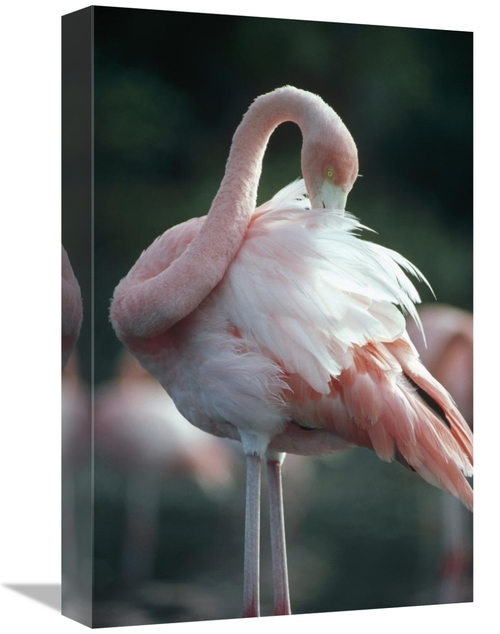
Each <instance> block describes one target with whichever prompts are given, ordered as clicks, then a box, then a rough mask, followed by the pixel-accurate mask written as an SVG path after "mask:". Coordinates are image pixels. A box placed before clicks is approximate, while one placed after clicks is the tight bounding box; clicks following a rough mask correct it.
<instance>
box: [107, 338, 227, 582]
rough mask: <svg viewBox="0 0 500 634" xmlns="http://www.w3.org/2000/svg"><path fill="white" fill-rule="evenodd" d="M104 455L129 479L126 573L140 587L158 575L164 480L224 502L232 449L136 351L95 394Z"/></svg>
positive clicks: (125, 355)
mask: <svg viewBox="0 0 500 634" xmlns="http://www.w3.org/2000/svg"><path fill="white" fill-rule="evenodd" d="M95 446H96V452H97V455H99V456H100V457H101V458H103V459H104V460H105V461H106V462H108V463H110V464H112V465H113V466H114V467H115V468H116V469H117V470H118V471H120V472H121V473H122V474H123V475H124V476H125V477H126V482H127V501H126V511H127V516H126V536H125V543H124V546H123V556H122V567H123V570H122V573H123V579H124V581H125V583H126V584H127V585H128V586H129V587H132V586H134V585H136V584H138V583H139V582H144V581H145V580H147V579H149V578H151V576H152V564H153V553H154V549H155V546H156V540H157V534H158V530H159V513H160V498H161V490H162V483H163V482H164V480H166V479H170V480H171V479H173V478H182V477H184V478H190V479H191V480H193V481H195V482H196V483H197V484H198V485H199V486H200V488H201V489H202V490H203V492H204V494H205V495H207V497H209V498H210V497H212V498H213V499H216V498H217V496H218V495H219V494H221V493H223V492H224V491H225V490H226V489H227V488H228V487H229V486H230V485H231V482H232V457H231V453H230V452H229V449H228V448H227V447H225V446H224V445H223V444H222V443H220V442H217V439H215V438H214V437H212V436H209V435H207V434H204V433H202V432H201V431H200V430H198V429H196V428H195V427H193V426H192V425H189V424H188V423H187V421H186V420H185V419H184V418H183V417H182V416H181V415H180V414H179V412H178V411H177V409H176V408H175V405H174V404H173V402H172V400H171V398H170V397H169V396H168V394H167V393H166V392H165V390H163V388H162V387H161V386H160V385H159V384H158V383H157V381H155V380H154V379H153V378H152V377H151V375H150V374H148V373H147V372H145V370H144V369H143V368H142V367H141V366H140V365H139V363H138V361H137V360H136V359H135V358H134V357H132V356H131V355H130V354H129V352H128V351H126V350H124V351H123V353H122V354H121V355H120V357H119V362H118V367H117V372H116V375H115V377H114V378H113V380H112V381H110V382H108V383H106V384H102V385H101V386H100V387H99V388H98V389H97V391H96V396H95Z"/></svg>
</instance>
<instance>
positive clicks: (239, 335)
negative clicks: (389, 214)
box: [110, 86, 472, 617]
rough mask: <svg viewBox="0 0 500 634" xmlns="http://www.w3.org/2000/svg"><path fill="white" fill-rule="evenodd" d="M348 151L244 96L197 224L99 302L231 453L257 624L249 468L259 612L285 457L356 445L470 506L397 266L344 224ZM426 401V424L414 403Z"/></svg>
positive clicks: (276, 96)
mask: <svg viewBox="0 0 500 634" xmlns="http://www.w3.org/2000/svg"><path fill="white" fill-rule="evenodd" d="M284 121H292V122H295V123H296V124H297V125H298V126H299V128H300V130H301V132H302V138H303V143H302V150H301V166H302V176H303V179H301V180H299V181H298V182H295V183H292V184H291V185H289V186H287V187H285V188H284V189H282V190H281V191H279V192H278V193H277V194H276V195H275V196H274V197H273V198H272V199H271V200H270V201H268V202H266V203H265V204H263V205H262V206H260V207H258V208H256V198H257V187H258V183H259V178H260V173H261V169H262V161H263V156H264V152H265V149H266V146H267V143H268V140H269V138H270V136H271V134H272V132H273V131H274V129H275V128H276V127H277V126H278V125H279V124H281V123H282V122H284ZM357 175H358V156H357V148H356V145H355V143H354V140H353V138H352V136H351V134H350V133H349V131H348V129H347V127H346V126H345V125H344V123H343V122H342V120H341V119H340V117H339V116H338V115H337V114H336V113H335V112H334V111H333V109H332V108H330V107H329V106H328V105H327V104H326V103H325V102H324V101H323V100H322V99H321V98H320V97H319V96H317V95H314V94H311V93H310V92H307V91H304V90H300V89H297V88H295V87H292V86H285V87H282V88H278V89H276V90H274V91H272V92H270V93H267V94H264V95H261V96H260V97H258V98H257V99H256V100H255V101H254V102H253V104H252V105H251V106H250V108H249V109H248V111H247V112H246V114H245V115H244V117H243V119H242V121H241V123H240V125H239V126H238V128H237V130H236V132H235V134H234V137H233V141H232V145H231V149H230V153H229V157H228V161H227V164H226V170H225V174H224V177H223V180H222V182H221V185H220V187H219V190H218V192H217V194H216V196H215V198H214V200H213V202H212V205H211V207H210V210H209V212H208V214H207V216H205V217H202V218H192V219H191V220H188V221H187V222H184V223H182V224H180V225H178V226H176V227H173V228H171V229H170V230H168V231H166V232H165V233H164V234H163V235H162V236H160V237H159V238H157V239H156V241H154V242H153V244H152V245H151V246H150V247H149V248H148V249H147V250H146V251H144V252H143V253H142V255H141V256H140V257H139V259H138V260H137V262H136V263H135V265H134V266H133V267H132V269H131V270H130V271H129V273H128V274H127V275H126V277H125V278H123V279H122V280H121V281H120V283H119V284H118V286H117V287H116V289H115V292H114V295H113V299H112V302H111V308H110V319H111V323H112V325H113V327H114V330H115V332H116V335H117V337H118V339H119V340H120V341H121V342H122V343H123V344H125V345H126V346H127V347H128V348H129V350H130V351H131V352H132V354H133V355H134V356H135V357H136V358H137V359H138V360H139V362H140V363H141V365H143V367H144V368H146V369H147V370H148V371H149V372H150V373H151V374H153V375H154V376H155V377H156V378H157V380H158V381H159V382H160V383H161V385H162V386H163V387H164V388H165V389H166V390H167V391H168V393H169V394H170V396H171V397H172V399H173V400H174V402H175V404H176V406H177V408H178V409H179V411H180V412H181V413H182V415H183V416H184V417H185V418H186V419H187V420H188V421H190V422H191V423H192V424H193V425H195V426H197V427H199V428H200V429H203V430H204V431H207V432H209V433H212V434H214V435H216V436H222V437H229V438H234V439H237V440H240V441H241V443H242V447H243V451H244V453H245V455H246V469H247V484H246V504H245V552H244V578H243V616H244V617H255V616H260V605H259V583H260V579H259V574H260V573H259V549H260V514H259V513H260V482H261V463H262V461H265V462H266V464H267V474H268V481H269V487H268V490H269V500H270V524H271V550H272V563H273V585H274V613H275V614H280V615H283V614H290V613H291V607H290V596H289V588H288V568H287V560H286V547H285V530H284V513H283V502H282V483H281V465H282V462H283V459H284V456H285V454H286V453H295V454H302V455H324V454H328V453H333V452H335V451H341V450H345V449H349V448H353V447H356V446H362V447H368V448H369V449H372V450H373V451H375V452H376V453H377V455H378V456H379V457H380V458H381V459H382V460H386V461H391V460H393V459H396V460H399V461H400V462H402V463H403V464H405V465H406V466H408V467H410V468H412V469H413V470H415V471H417V472H418V473H419V474H420V476H422V477H423V478H424V479H425V480H427V481H429V482H430V483H432V484H434V485H436V486H438V487H441V488H442V489H444V490H446V491H448V492H449V493H451V494H453V495H454V496H456V497H458V498H459V499H460V500H461V501H462V502H463V503H464V504H465V505H466V506H467V507H468V508H469V509H472V489H471V486H470V485H469V483H468V481H467V479H466V477H465V476H468V475H470V474H471V472H472V434H471V432H470V429H469V427H468V426H467V425H466V423H465V421H464V420H463V418H462V416H461V414H460V413H459V411H458V410H457V408H456V406H455V404H454V403H453V401H452V399H451V397H450V396H449V394H448V393H447V392H446V390H445V389H444V388H443V387H442V386H441V385H440V384H439V383H438V382H437V381H436V380H435V379H434V378H433V377H432V376H431V375H430V374H429V373H428V372H427V370H426V369H425V368H424V366H423V365H422V364H421V362H420V361H419V358H418V354H417V352H416V349H415V347H414V346H413V344H412V342H411V341H410V339H409V337H408V335H407V334H406V331H405V318H404V316H403V313H402V311H404V312H407V313H409V314H410V315H411V316H413V317H414V318H416V319H417V320H418V315H417V313H416V309H415V303H417V302H419V301H420V298H419V295H418V293H417V291H416V289H415V287H414V286H413V284H412V283H411V282H410V280H409V279H408V277H407V275H406V274H405V272H404V271H407V272H408V273H410V274H412V275H413V276H415V277H416V278H417V279H418V280H423V281H426V280H425V278H424V277H423V275H422V274H421V273H420V272H419V271H418V270H417V269H416V267H415V266H413V265H412V264H411V263H410V262H409V261H408V260H406V259H405V258H404V257H402V256H401V255H399V254H398V253H396V252H394V251H392V250H389V249H387V248H384V247H382V246H378V245H376V244H373V243H370V242H368V241H365V240H362V239H361V238H360V237H358V235H357V234H358V233H359V231H360V230H361V229H362V228H363V227H362V225H361V224H360V223H359V222H358V220H357V219H356V218H355V217H354V216H352V215H351V214H350V213H348V212H346V211H345V204H346V200H347V195H348V193H349V191H350V190H351V188H352V186H353V184H354V182H355V180H356V178H357ZM416 386H418V389H419V390H422V391H423V392H426V393H427V394H429V395H430V397H431V398H432V399H433V400H434V401H435V402H436V403H437V404H438V405H439V407H440V408H441V411H442V413H443V418H441V416H439V415H438V414H436V413H435V411H434V410H433V408H431V407H429V406H428V405H427V404H426V403H425V401H424V400H423V399H422V398H421V397H420V395H419V394H418V391H417V389H416Z"/></svg>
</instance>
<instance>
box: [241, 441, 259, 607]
mask: <svg viewBox="0 0 500 634" xmlns="http://www.w3.org/2000/svg"><path fill="white" fill-rule="evenodd" d="M246 460H247V487H246V489H247V491H246V509H245V565H244V579H243V616H244V617H248V616H260V566H259V562H260V464H261V459H260V456H258V455H255V454H251V455H247V459H246Z"/></svg>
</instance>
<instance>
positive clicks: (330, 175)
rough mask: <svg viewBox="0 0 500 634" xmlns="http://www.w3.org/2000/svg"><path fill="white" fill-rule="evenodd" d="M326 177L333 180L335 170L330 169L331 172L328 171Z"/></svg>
mask: <svg viewBox="0 0 500 634" xmlns="http://www.w3.org/2000/svg"><path fill="white" fill-rule="evenodd" d="M326 177H327V178H328V179H330V180H332V178H333V170H331V169H330V170H327V172H326Z"/></svg>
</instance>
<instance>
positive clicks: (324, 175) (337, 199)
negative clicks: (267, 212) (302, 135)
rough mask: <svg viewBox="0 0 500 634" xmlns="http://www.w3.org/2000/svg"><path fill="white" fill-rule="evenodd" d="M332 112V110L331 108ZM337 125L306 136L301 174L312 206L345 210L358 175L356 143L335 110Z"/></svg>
mask: <svg viewBox="0 0 500 634" xmlns="http://www.w3.org/2000/svg"><path fill="white" fill-rule="evenodd" d="M331 112H332V113H333V111H331ZM333 114H334V115H335V120H334V123H335V125H333V126H331V128H330V130H329V131H328V133H327V134H326V135H325V129H324V128H323V130H322V132H318V133H317V134H314V135H312V138H309V139H307V140H305V142H304V145H303V147H302V175H303V177H304V180H305V183H306V187H307V192H308V195H309V199H310V201H311V205H312V207H313V208H326V209H339V210H344V209H345V205H346V201H347V194H348V193H349V192H350V191H351V189H352V186H353V185H354V181H355V180H356V178H357V176H358V151H357V148H356V144H355V143H354V140H353V138H352V136H351V134H350V133H349V130H348V129H347V128H346V127H345V125H344V124H343V123H342V121H341V120H340V118H339V117H337V115H336V114H335V113H333Z"/></svg>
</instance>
